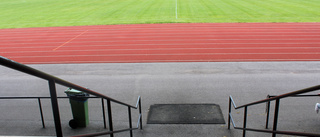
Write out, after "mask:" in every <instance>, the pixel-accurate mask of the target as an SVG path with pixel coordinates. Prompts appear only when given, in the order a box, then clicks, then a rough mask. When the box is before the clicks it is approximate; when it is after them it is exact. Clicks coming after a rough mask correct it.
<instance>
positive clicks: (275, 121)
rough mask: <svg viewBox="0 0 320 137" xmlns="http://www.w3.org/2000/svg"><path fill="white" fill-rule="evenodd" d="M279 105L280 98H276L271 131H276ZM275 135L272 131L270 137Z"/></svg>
mask: <svg viewBox="0 0 320 137" xmlns="http://www.w3.org/2000/svg"><path fill="white" fill-rule="evenodd" d="M279 106H280V99H276V106H275V110H274V120H273V131H277V126H278V116H279ZM276 135H277V134H276V133H272V137H276Z"/></svg>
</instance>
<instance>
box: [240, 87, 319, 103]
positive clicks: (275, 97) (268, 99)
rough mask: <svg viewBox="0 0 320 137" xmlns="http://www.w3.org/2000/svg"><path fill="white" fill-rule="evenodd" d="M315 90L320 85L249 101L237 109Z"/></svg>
mask: <svg viewBox="0 0 320 137" xmlns="http://www.w3.org/2000/svg"><path fill="white" fill-rule="evenodd" d="M315 90H320V85H317V86H313V87H309V88H306V89H301V90H297V91H293V92H289V93H286V94H282V95H278V96H274V97H271V98H267V99H263V100H259V101H256V102H252V103H248V104H245V105H242V106H238V107H237V108H236V109H238V108H243V107H246V106H252V105H256V104H260V103H265V102H270V101H274V100H277V99H281V98H286V97H289V96H294V95H298V94H303V93H307V92H311V91H315Z"/></svg>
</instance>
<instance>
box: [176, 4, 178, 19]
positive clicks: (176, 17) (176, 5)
mask: <svg viewBox="0 0 320 137" xmlns="http://www.w3.org/2000/svg"><path fill="white" fill-rule="evenodd" d="M176 19H178V0H176Z"/></svg>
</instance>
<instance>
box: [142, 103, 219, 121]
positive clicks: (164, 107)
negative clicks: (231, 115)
mask: <svg viewBox="0 0 320 137" xmlns="http://www.w3.org/2000/svg"><path fill="white" fill-rule="evenodd" d="M147 123H148V124H225V121H224V118H223V114H222V112H221V109H220V106H219V105H217V104H155V105H151V106H150V110H149V114H148V120H147Z"/></svg>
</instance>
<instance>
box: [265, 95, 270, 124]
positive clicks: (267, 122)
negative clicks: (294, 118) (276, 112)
mask: <svg viewBox="0 0 320 137" xmlns="http://www.w3.org/2000/svg"><path fill="white" fill-rule="evenodd" d="M267 98H268V99H269V98H270V96H269V95H268V96H267ZM266 113H267V116H266V127H265V128H266V129H268V127H269V117H270V101H268V102H267V103H266Z"/></svg>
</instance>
